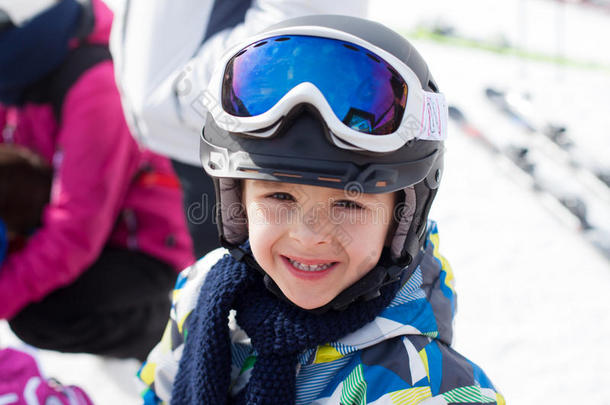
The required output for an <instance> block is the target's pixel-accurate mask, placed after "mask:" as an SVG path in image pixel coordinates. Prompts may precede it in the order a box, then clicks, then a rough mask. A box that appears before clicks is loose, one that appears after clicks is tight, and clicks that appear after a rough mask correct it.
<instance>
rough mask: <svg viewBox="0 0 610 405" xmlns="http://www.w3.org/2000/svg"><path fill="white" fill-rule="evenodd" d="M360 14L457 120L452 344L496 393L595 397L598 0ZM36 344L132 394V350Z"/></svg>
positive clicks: (105, 386) (402, 7)
mask: <svg viewBox="0 0 610 405" xmlns="http://www.w3.org/2000/svg"><path fill="white" fill-rule="evenodd" d="M118 1H120V0H112V1H111V0H108V1H107V2H108V3H109V5H110V6H111V7H112V6H114V5H115V4H117V3H118ZM369 18H370V19H373V20H376V21H379V22H382V23H384V24H386V25H388V26H389V27H391V28H393V29H395V30H397V31H398V32H400V33H402V34H404V35H405V36H406V37H407V38H408V39H410V40H411V41H412V42H413V43H414V44H415V46H416V47H417V49H418V50H419V51H420V53H421V54H422V56H423V57H424V58H425V59H426V60H427V61H428V64H429V66H430V68H431V70H432V72H433V75H434V77H435V78H436V80H437V82H438V83H439V85H440V87H441V91H443V92H444V93H445V95H446V96H447V98H448V101H449V103H450V104H451V105H452V106H453V107H455V110H454V113H455V111H457V113H456V114H459V113H461V114H462V115H463V116H464V117H465V119H466V121H465V122H462V125H459V124H458V123H457V122H456V121H454V120H452V121H451V122H450V125H451V129H450V139H449V140H448V142H447V153H446V170H445V176H444V179H443V183H442V187H441V188H440V191H439V194H438V196H437V198H436V202H435V206H434V208H433V210H432V213H431V218H433V219H435V220H437V221H438V223H439V232H440V235H441V252H442V253H443V254H444V255H445V256H446V257H447V258H448V260H449V261H450V263H451V265H452V267H453V270H454V273H455V277H456V283H457V284H456V288H457V292H458V295H459V299H458V315H457V319H456V324H455V328H456V333H455V347H456V349H457V350H458V351H460V352H462V353H464V354H465V355H466V356H468V357H469V358H470V359H471V360H473V361H474V362H475V363H478V364H479V365H480V366H481V367H483V369H485V370H486V372H487V373H488V375H489V376H490V377H491V379H492V381H493V382H494V383H495V384H496V386H497V387H498V388H499V389H500V390H501V391H502V393H503V394H504V396H505V398H506V400H507V402H508V403H510V404H540V403H553V404H576V403H579V404H585V403H586V404H610V387H609V385H608V381H610V344H609V343H610V298H608V291H609V290H610V261H609V260H610V259H609V258H608V245H609V243H610V240H609V238H608V233H607V230H608V229H609V228H610V191H609V190H610V189H609V188H608V185H607V184H606V183H604V180H605V181H607V177H604V176H605V175H607V174H608V173H609V170H610V169H609V168H610V136H609V135H610V114H609V113H608V112H609V111H610V45H609V43H608V41H607V39H608V38H610V5H609V4H608V2H604V1H599V0H598V1H595V2H594V1H589V2H585V1H571V2H559V1H554V0H503V1H501V2H498V1H494V2H491V1H483V0H462V1H449V0H428V1H427V2H404V1H398V0H372V1H371V6H370V10H369ZM604 38H606V39H604ZM490 95H491V96H493V97H492V98H490V97H489V96H490ZM549 125H550V126H551V127H550V128H551V129H550V130H548V128H549ZM490 145H491V146H490ZM10 339H14V338H13V337H12V336H11V334H10V333H9V332H8V328H7V327H6V325H5V324H4V323H0V340H2V341H3V342H7V340H10ZM38 354H39V358H40V360H41V363H42V367H43V368H44V371H45V373H46V374H48V375H51V376H54V377H56V378H58V379H59V380H60V381H62V382H63V383H65V384H78V385H80V386H82V387H83V388H84V389H85V390H86V391H88V392H89V393H90V395H91V397H92V398H93V400H94V401H96V403H100V404H110V403H113V404H135V403H140V402H141V401H140V400H139V399H138V394H139V393H138V392H137V389H135V388H134V385H133V383H134V379H133V374H134V373H135V371H136V370H137V367H138V363H137V362H136V361H119V360H102V359H99V358H97V357H94V356H90V355H68V354H59V353H53V352H46V351H39V352H38Z"/></svg>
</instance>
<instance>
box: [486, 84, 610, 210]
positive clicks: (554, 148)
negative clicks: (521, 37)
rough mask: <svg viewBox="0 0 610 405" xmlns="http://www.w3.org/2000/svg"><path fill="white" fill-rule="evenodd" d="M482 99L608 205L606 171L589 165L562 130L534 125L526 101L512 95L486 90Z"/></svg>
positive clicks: (609, 172)
mask: <svg viewBox="0 0 610 405" xmlns="http://www.w3.org/2000/svg"><path fill="white" fill-rule="evenodd" d="M485 96H486V97H487V99H488V100H489V101H491V102H492V104H493V105H495V106H496V108H497V109H498V110H499V111H501V112H502V113H503V114H505V115H506V116H508V117H509V118H510V120H511V121H512V122H513V123H514V124H515V125H516V126H518V127H520V128H521V129H522V130H523V131H525V132H526V133H528V134H530V135H532V136H533V137H537V140H538V141H540V142H538V143H537V144H536V146H537V147H539V148H541V150H543V151H544V152H545V153H546V154H547V155H549V157H550V158H552V159H554V160H556V161H557V162H559V163H560V164H564V165H567V166H568V167H569V168H570V170H571V171H572V173H573V174H574V175H575V176H576V177H577V178H578V179H579V181H580V182H582V183H583V184H585V185H586V186H587V187H589V188H590V189H591V191H593V192H595V193H596V194H598V195H600V196H602V197H603V198H605V200H606V201H607V202H610V189H609V187H610V169H608V168H603V167H602V166H601V165H600V164H593V163H591V162H592V161H593V159H591V158H590V157H587V156H586V153H585V152H583V151H582V150H581V149H580V148H578V145H577V144H576V142H574V140H573V139H571V138H570V137H569V135H568V133H567V128H566V127H565V126H563V125H557V124H553V123H549V122H546V123H543V124H537V123H535V122H534V118H533V117H532V116H531V114H529V113H528V110H530V109H531V108H529V107H531V106H530V105H528V101H527V100H526V99H524V98H522V97H519V96H518V95H516V94H514V93H506V92H504V91H501V90H498V89H495V88H493V87H488V88H486V89H485Z"/></svg>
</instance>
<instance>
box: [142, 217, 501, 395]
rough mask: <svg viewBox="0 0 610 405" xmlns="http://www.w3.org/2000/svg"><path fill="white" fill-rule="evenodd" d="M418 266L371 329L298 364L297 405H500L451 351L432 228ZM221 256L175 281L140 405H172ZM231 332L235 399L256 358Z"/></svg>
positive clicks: (478, 373) (239, 334) (449, 301)
mask: <svg viewBox="0 0 610 405" xmlns="http://www.w3.org/2000/svg"><path fill="white" fill-rule="evenodd" d="M428 229H429V230H428V235H427V241H426V243H425V245H424V248H423V252H422V255H420V257H419V265H418V267H417V268H416V270H415V271H414V273H413V275H412V276H411V277H410V278H409V279H408V280H407V282H406V283H405V284H404V286H403V287H402V289H401V290H400V291H399V292H398V294H397V295H396V297H395V298H394V299H393V301H392V302H391V303H390V305H389V306H388V307H387V308H386V309H385V310H384V311H383V312H382V313H381V314H380V315H379V316H378V317H377V318H376V319H375V320H374V321H373V322H371V323H369V324H368V325H366V326H364V327H363V328H361V329H359V330H357V331H356V332H354V333H352V334H350V335H347V336H345V337H343V338H342V339H340V340H339V341H337V342H331V343H328V344H326V345H323V346H318V347H316V348H315V349H310V350H307V351H306V352H304V353H302V354H301V356H300V357H299V364H298V366H297V367H298V372H297V380H296V384H297V391H296V403H297V404H316V405H329V404H342V405H351V404H353V405H361V404H375V405H382V404H388V405H389V404H426V405H433V404H434V405H438V404H474V403H476V404H479V403H486V404H504V403H505V402H504V399H503V397H502V395H501V394H500V393H498V391H497V390H496V389H495V388H494V386H493V384H492V383H491V381H490V380H489V378H488V377H487V376H486V375H485V373H484V372H483V371H482V370H481V369H480V368H479V367H478V366H477V365H475V364H474V363H472V362H471V361H469V360H468V359H466V358H465V357H463V356H462V355H460V354H459V353H457V352H456V351H455V350H453V349H452V348H451V340H452V334H453V331H452V322H453V317H454V315H455V309H456V294H455V291H454V286H453V285H454V282H453V273H452V271H451V267H450V266H449V263H448V262H447V261H446V260H445V258H444V257H442V256H441V255H440V253H439V252H438V233H437V228H436V224H435V223H434V222H430V223H429V227H428ZM224 253H226V251H224V250H222V249H217V250H215V251H213V252H211V253H209V254H208V255H207V256H205V257H204V258H203V259H201V260H200V261H199V262H197V263H196V264H195V265H193V266H191V267H189V268H187V269H186V270H185V271H184V272H183V273H182V274H181V275H180V277H179V278H178V282H177V285H176V289H175V291H174V304H173V307H172V311H171V318H170V321H169V323H168V326H167V329H166V331H165V333H164V335H163V338H162V340H161V342H160V343H159V344H158V345H157V347H155V349H153V351H152V352H151V353H150V355H149V357H148V361H147V362H146V363H145V364H144V365H143V367H142V369H141V370H140V372H139V373H138V374H139V377H140V379H141V380H142V381H144V383H146V384H147V386H148V388H147V390H146V391H145V392H144V394H143V398H144V403H145V404H165V403H169V402H170V396H171V390H172V383H173V379H174V376H175V374H176V371H177V369H178V364H179V361H180V357H181V354H182V349H183V342H184V338H185V337H186V336H187V331H186V330H185V328H184V325H185V324H186V319H187V318H188V316H189V314H190V313H191V311H192V310H193V308H194V306H195V304H196V302H197V298H198V295H199V290H200V288H201V285H202V284H203V282H204V279H205V275H206V273H207V271H208V270H209V269H210V268H211V266H213V265H214V263H216V261H217V260H218V259H219V258H220V257H222V255H223V254H224ZM230 322H231V330H232V336H231V337H232V393H233V394H235V393H237V392H239V391H240V390H241V389H242V388H243V387H245V385H246V383H247V381H248V378H249V375H250V371H251V369H252V365H253V364H254V362H255V361H256V352H255V351H254V350H253V348H252V346H250V345H249V341H248V338H247V336H246V335H245V333H244V332H243V331H242V330H240V329H239V327H238V326H237V325H236V324H235V321H234V319H231V320H230Z"/></svg>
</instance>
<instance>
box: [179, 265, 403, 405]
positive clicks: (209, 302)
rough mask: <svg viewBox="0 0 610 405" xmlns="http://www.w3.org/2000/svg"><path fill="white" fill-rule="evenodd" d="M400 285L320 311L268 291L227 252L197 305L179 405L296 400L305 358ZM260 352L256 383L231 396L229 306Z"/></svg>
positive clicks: (361, 320) (357, 323) (366, 318)
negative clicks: (299, 367)
mask: <svg viewBox="0 0 610 405" xmlns="http://www.w3.org/2000/svg"><path fill="white" fill-rule="evenodd" d="M399 287H400V282H395V283H393V284H389V285H387V286H385V287H382V289H381V295H380V296H379V297H377V298H374V299H372V300H369V301H357V302H355V303H353V304H352V305H350V306H349V307H348V308H347V309H346V310H344V311H335V310H330V311H328V312H326V313H324V314H321V315H316V314H313V313H311V312H308V311H305V310H303V309H300V308H298V307H296V306H295V305H291V304H290V303H287V302H283V301H282V300H279V299H278V298H277V297H276V296H275V295H273V294H272V293H271V292H269V291H268V290H267V288H266V287H265V285H264V283H263V277H262V275H261V273H260V272H259V271H258V270H256V269H253V268H251V267H249V266H247V265H246V264H245V263H243V262H239V261H237V260H235V259H234V258H232V257H231V256H229V255H225V256H224V257H223V258H222V259H221V260H220V261H218V263H216V264H215V265H214V266H213V267H212V269H211V270H210V272H209V273H208V275H207V277H206V280H205V282H204V284H203V287H202V288H201V293H200V295H199V300H198V302H197V306H196V308H195V309H194V310H193V312H192V314H191V315H190V318H189V320H188V321H187V337H186V342H185V347H184V352H183V354H182V358H181V360H180V366H179V369H178V373H177V375H176V378H175V381H174V386H173V391H172V401H171V403H172V404H214V405H222V404H249V405H252V404H261V405H262V404H265V405H273V404H278V405H286V404H293V403H294V402H295V391H296V366H297V361H298V355H299V354H300V353H302V352H303V351H304V350H306V349H308V348H314V347H316V346H318V345H320V344H324V343H328V342H332V341H336V340H338V339H339V338H341V337H343V336H345V335H347V334H349V333H351V332H354V331H356V330H357V329H359V328H361V327H362V326H364V325H365V324H367V323H369V322H371V321H373V320H374V319H375V317H376V316H377V315H378V314H379V313H380V312H381V311H382V310H383V309H384V308H385V307H386V306H387V305H388V304H389V303H390V301H391V300H392V298H393V297H394V295H395V294H396V292H397V291H398V289H399ZM231 309H235V310H236V311H237V323H238V324H239V326H240V327H241V328H243V329H244V331H245V332H246V333H247V334H248V336H249V337H250V339H251V342H252V345H253V346H254V349H256V352H257V359H256V362H255V363H254V367H253V369H252V374H251V377H250V380H249V382H248V384H247V385H246V387H245V388H244V389H243V390H242V391H241V393H240V395H239V396H238V397H236V398H230V397H229V390H230V383H231V377H230V372H231V343H230V337H229V327H228V320H227V318H228V316H229V311H230V310H231Z"/></svg>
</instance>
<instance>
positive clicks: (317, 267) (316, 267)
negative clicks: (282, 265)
mask: <svg viewBox="0 0 610 405" xmlns="http://www.w3.org/2000/svg"><path fill="white" fill-rule="evenodd" d="M284 257H285V258H286V260H288V262H289V263H290V264H291V265H292V266H294V267H295V268H296V269H298V270H301V271H307V272H317V271H324V270H326V269H328V268H329V267H331V266H333V265H335V264H336V263H337V262H328V263H322V264H305V263H301V262H299V261H297V260H294V259H291V258H290V257H286V256H284Z"/></svg>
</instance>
